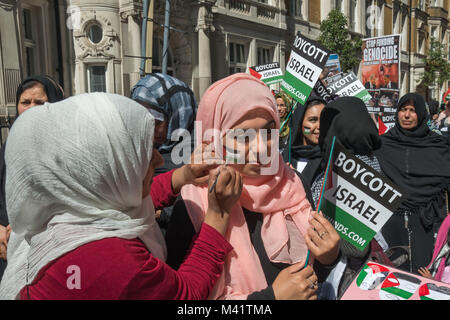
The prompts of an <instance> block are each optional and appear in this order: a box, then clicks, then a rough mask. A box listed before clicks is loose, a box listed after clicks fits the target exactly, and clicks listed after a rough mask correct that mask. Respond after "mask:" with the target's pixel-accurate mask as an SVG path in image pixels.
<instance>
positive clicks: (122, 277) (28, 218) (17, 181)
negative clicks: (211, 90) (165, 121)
mask: <svg viewBox="0 0 450 320" xmlns="http://www.w3.org/2000/svg"><path fill="white" fill-rule="evenodd" d="M154 123H155V121H154V118H153V116H152V115H151V114H150V113H149V112H148V111H147V110H146V109H145V108H144V107H143V106H141V105H139V104H138V103H136V102H134V101H132V100H130V99H128V98H125V97H122V96H118V95H111V94H103V93H95V94H84V95H79V96H76V97H72V98H69V99H66V100H64V101H62V102H58V103H54V104H48V103H47V104H45V105H43V106H39V107H36V108H33V109H31V110H29V111H28V112H27V113H26V114H24V115H23V116H21V117H20V118H19V119H18V120H17V122H16V123H15V124H14V127H13V128H12V130H11V132H10V135H9V137H8V142H9V143H8V146H7V148H6V164H7V168H8V170H7V173H6V197H7V208H8V215H9V220H10V224H11V227H12V231H13V232H12V235H11V239H10V243H9V247H8V267H7V269H6V271H5V275H4V277H3V280H2V283H1V284H0V299H19V298H20V299H204V298H206V297H207V296H208V294H209V291H210V290H211V289H212V288H213V286H214V284H215V280H216V279H217V278H218V277H219V275H220V274H221V271H222V265H223V261H224V258H225V256H226V254H227V253H228V252H229V251H230V250H231V249H232V248H231V246H230V245H229V243H228V242H227V241H226V240H225V239H224V238H223V234H224V233H225V230H226V228H227V225H228V218H229V212H230V211H231V207H232V206H233V204H234V203H235V202H236V201H237V199H239V196H240V192H241V190H242V181H241V177H240V175H239V174H238V173H236V172H235V171H234V170H233V169H231V168H225V169H223V170H222V171H223V172H224V174H220V176H219V179H218V182H217V185H216V193H211V196H210V199H209V201H210V206H209V211H208V219H206V220H205V224H204V225H203V228H202V230H201V231H200V233H199V234H198V237H197V238H196V239H195V241H194V243H193V247H192V250H191V252H190V253H189V254H188V256H187V258H186V260H185V263H184V264H183V265H182V266H181V267H180V268H179V269H178V270H177V271H175V270H173V269H171V268H170V267H169V266H167V265H166V264H165V263H164V262H163V261H164V260H165V257H166V246H165V243H164V239H163V237H162V235H161V231H160V230H159V227H158V225H157V223H156V222H155V214H154V208H153V204H152V199H151V198H150V196H148V195H149V188H150V184H151V181H152V180H151V178H152V176H153V173H154V169H155V167H157V166H159V165H161V156H160V155H159V153H158V152H157V151H156V150H154V149H153V138H154ZM215 176H216V173H215V172H214V171H212V172H211V174H210V179H209V184H212V182H213V180H214V178H215Z"/></svg>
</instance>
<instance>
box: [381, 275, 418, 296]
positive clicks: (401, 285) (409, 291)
mask: <svg viewBox="0 0 450 320" xmlns="http://www.w3.org/2000/svg"><path fill="white" fill-rule="evenodd" d="M420 283H421V281H420V280H419V279H418V278H416V277H414V276H412V275H408V274H405V273H400V272H393V273H391V274H389V275H388V276H387V278H386V280H384V282H383V284H382V285H381V290H380V299H381V300H407V299H409V298H411V297H412V295H413V294H414V292H416V290H417V289H418V288H419V285H420Z"/></svg>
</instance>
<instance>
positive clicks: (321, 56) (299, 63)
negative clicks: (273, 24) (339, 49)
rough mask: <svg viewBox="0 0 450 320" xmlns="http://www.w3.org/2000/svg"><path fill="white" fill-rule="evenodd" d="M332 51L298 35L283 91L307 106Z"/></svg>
mask: <svg viewBox="0 0 450 320" xmlns="http://www.w3.org/2000/svg"><path fill="white" fill-rule="evenodd" d="M329 55H330V51H328V50H327V49H326V48H324V47H323V46H321V45H320V44H319V43H317V42H316V41H313V40H310V39H308V38H306V37H304V36H302V35H301V34H300V32H298V33H297V36H296V38H295V41H294V45H293V49H292V51H291V56H290V58H289V62H288V64H287V66H286V72H285V74H284V78H283V81H282V82H281V89H283V90H284V91H285V92H286V93H287V94H289V95H290V96H291V97H292V98H294V99H295V100H296V101H298V102H300V103H301V104H305V103H306V100H307V99H308V97H309V95H310V94H311V91H312V90H313V88H314V85H315V84H316V82H317V80H318V79H319V76H320V74H321V73H322V70H323V67H324V66H325V64H326V63H327V61H328V57H329Z"/></svg>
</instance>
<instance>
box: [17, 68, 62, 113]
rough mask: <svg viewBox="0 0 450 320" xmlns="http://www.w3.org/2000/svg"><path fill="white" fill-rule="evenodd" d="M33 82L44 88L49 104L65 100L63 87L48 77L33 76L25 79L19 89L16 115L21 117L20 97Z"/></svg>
mask: <svg viewBox="0 0 450 320" xmlns="http://www.w3.org/2000/svg"><path fill="white" fill-rule="evenodd" d="M32 81H36V82H39V83H40V84H42V85H43V86H44V90H45V93H46V94H47V98H48V102H50V103H54V102H58V101H61V100H63V99H64V91H63V89H62V88H61V86H60V85H59V84H58V83H57V82H56V81H55V80H53V79H52V78H51V77H50V76H47V75H38V76H32V77H29V78H27V79H25V80H24V81H23V82H22V83H21V84H20V85H19V87H18V88H17V91H16V115H17V116H18V115H19V110H18V105H19V100H20V96H21V95H22V93H23V92H24V91H25V90H26V89H24V88H25V86H26V84H27V83H30V82H32Z"/></svg>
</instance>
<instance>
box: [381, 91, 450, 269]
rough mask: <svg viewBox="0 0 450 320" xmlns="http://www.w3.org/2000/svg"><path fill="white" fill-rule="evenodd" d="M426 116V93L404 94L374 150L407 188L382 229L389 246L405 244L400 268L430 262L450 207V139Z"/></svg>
mask: <svg viewBox="0 0 450 320" xmlns="http://www.w3.org/2000/svg"><path fill="white" fill-rule="evenodd" d="M427 122H428V113H427V111H426V107H425V100H424V98H423V97H422V96H420V95H418V94H415V93H408V94H406V95H405V96H403V97H402V98H401V99H400V101H399V103H398V105H397V113H396V120H395V127H393V128H392V129H390V130H389V131H388V132H387V133H386V134H384V135H383V136H381V139H382V148H381V149H380V150H378V151H377V153H376V155H377V157H378V159H379V161H380V165H381V168H382V170H383V172H384V173H385V174H386V175H387V176H388V177H389V178H390V179H391V180H392V181H393V182H394V183H396V184H397V185H398V186H400V187H401V188H403V189H404V191H405V192H406V194H407V197H406V200H405V201H404V202H403V203H402V205H401V207H400V208H399V209H398V210H397V212H395V213H394V215H393V216H392V217H391V219H390V220H389V221H388V223H387V224H386V225H385V226H384V227H383V229H382V233H383V236H384V238H385V239H386V241H387V242H388V244H389V246H390V247H392V246H406V247H407V249H408V253H409V259H408V261H406V262H405V263H404V264H402V265H401V266H400V267H399V268H400V269H403V270H406V271H409V272H417V270H418V268H419V267H421V266H425V265H427V264H428V263H429V262H430V259H431V255H432V253H433V245H434V241H435V234H436V233H437V231H438V229H439V226H440V225H441V223H442V221H443V220H444V218H445V217H446V215H447V212H448V207H447V204H446V193H448V189H449V184H450V145H449V142H448V140H447V139H446V138H444V137H442V136H440V135H438V134H436V133H434V132H432V131H431V130H430V129H429V127H428V125H427Z"/></svg>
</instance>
